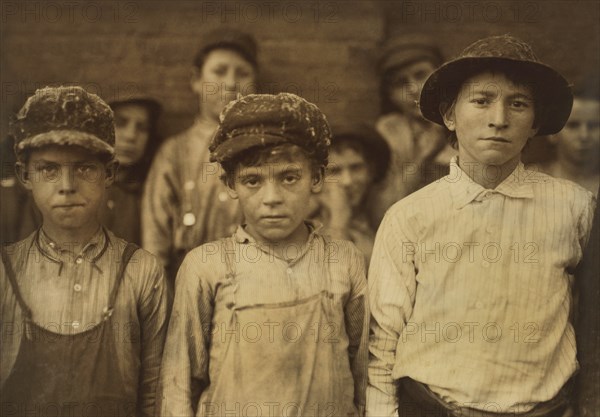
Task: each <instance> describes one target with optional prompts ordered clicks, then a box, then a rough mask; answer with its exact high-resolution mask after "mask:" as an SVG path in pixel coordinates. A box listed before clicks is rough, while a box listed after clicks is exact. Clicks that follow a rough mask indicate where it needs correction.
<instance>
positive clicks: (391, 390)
mask: <svg viewBox="0 0 600 417" xmlns="http://www.w3.org/2000/svg"><path fill="white" fill-rule="evenodd" d="M395 213H397V211H394V212H389V213H388V214H387V215H386V217H385V218H384V220H383V222H382V224H381V227H380V228H379V231H378V233H377V236H376V238H375V247H374V250H373V256H372V258H371V266H370V269H369V305H370V308H371V326H370V327H371V334H370V340H369V351H370V358H369V371H368V372H369V384H368V386H367V405H366V415H367V416H371V417H385V416H390V417H391V416H397V408H398V401H397V399H396V389H395V384H394V381H393V378H392V369H393V368H394V365H395V362H396V349H397V347H398V339H399V337H400V334H401V333H402V330H403V329H404V327H405V325H406V322H407V320H408V318H409V317H410V316H411V315H412V309H413V304H414V300H415V291H416V273H415V265H414V252H415V249H416V244H415V242H414V241H411V240H410V239H409V238H408V237H407V236H406V233H405V230H406V227H404V226H403V222H402V221H401V219H400V217H399V216H397V215H396V214H395Z"/></svg>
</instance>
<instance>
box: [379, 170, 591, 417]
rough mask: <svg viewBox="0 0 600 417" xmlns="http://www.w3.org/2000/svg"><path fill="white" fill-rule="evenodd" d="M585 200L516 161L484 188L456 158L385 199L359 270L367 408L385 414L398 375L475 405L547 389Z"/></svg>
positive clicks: (510, 403)
mask: <svg viewBox="0 0 600 417" xmlns="http://www.w3.org/2000/svg"><path fill="white" fill-rule="evenodd" d="M467 171H468V170H467ZM490 175H493V173H492V172H491V171H490ZM593 206H594V198H593V196H592V194H591V193H589V192H588V191H586V190H584V189H582V188H580V187H578V186H576V185H575V184H573V183H571V182H568V181H565V180H559V179H555V178H552V177H550V176H547V175H545V174H542V173H539V172H536V171H529V170H526V169H525V168H524V167H523V165H522V164H519V166H518V167H517V168H516V169H515V171H513V173H512V174H511V175H510V176H509V177H508V178H506V179H505V180H504V181H503V182H502V183H501V184H499V185H498V186H497V187H496V188H495V189H485V188H483V187H482V186H480V185H479V184H477V183H475V182H474V181H472V180H471V178H470V177H469V175H468V173H466V172H465V171H463V170H462V169H461V168H459V166H458V165H457V163H456V159H453V161H452V163H451V166H450V174H449V175H448V176H446V177H444V178H442V179H441V180H439V181H436V182H434V183H432V184H430V185H428V186H427V187H425V188H423V189H421V190H420V191H418V192H415V193H414V194H412V195H410V196H408V197H407V198H405V199H403V200H401V201H399V202H398V203H396V204H395V205H394V206H393V207H392V208H391V209H390V210H389V211H388V213H387V214H386V216H385V218H384V220H383V222H382V224H381V227H380V228H379V231H378V232H377V237H376V240H375V247H374V250H373V256H372V259H371V266H370V269H369V297H370V303H371V311H372V320H371V331H372V335H371V340H370V343H369V349H370V352H371V355H372V357H371V361H370V364H369V387H368V389H367V415H369V416H377V417H380V416H393V415H396V414H395V413H396V411H395V409H396V407H397V400H396V397H395V385H394V380H397V379H399V378H402V377H410V378H412V379H414V380H416V381H419V382H421V383H424V384H426V385H428V386H429V388H430V389H431V390H432V391H433V392H434V393H436V394H437V395H439V396H440V397H441V398H442V399H443V400H444V401H446V402H448V403H452V404H456V405H459V406H462V407H469V408H476V409H481V410H486V411H497V412H525V411H527V410H529V409H531V408H532V407H534V406H535V405H536V404H537V403H540V402H543V401H547V400H549V399H551V398H553V397H554V396H555V395H556V394H557V393H558V391H559V390H560V389H561V387H562V386H563V385H564V384H565V382H566V381H567V380H568V379H569V378H570V377H571V376H572V375H573V373H574V372H575V370H576V368H577V361H576V358H575V354H576V348H575V335H574V331H573V327H572V325H571V323H570V321H569V315H570V313H571V302H572V299H571V286H572V279H573V275H572V271H573V268H575V266H576V265H577V264H578V262H579V260H580V259H581V256H582V249H583V247H584V245H585V242H586V239H587V238H588V235H589V231H590V227H591V220H592V214H593Z"/></svg>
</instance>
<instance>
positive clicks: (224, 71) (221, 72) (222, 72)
mask: <svg viewBox="0 0 600 417" xmlns="http://www.w3.org/2000/svg"><path fill="white" fill-rule="evenodd" d="M213 72H214V73H215V74H217V75H218V76H220V77H223V76H224V75H225V74H227V67H226V66H225V65H219V66H218V67H216V68H214V69H213Z"/></svg>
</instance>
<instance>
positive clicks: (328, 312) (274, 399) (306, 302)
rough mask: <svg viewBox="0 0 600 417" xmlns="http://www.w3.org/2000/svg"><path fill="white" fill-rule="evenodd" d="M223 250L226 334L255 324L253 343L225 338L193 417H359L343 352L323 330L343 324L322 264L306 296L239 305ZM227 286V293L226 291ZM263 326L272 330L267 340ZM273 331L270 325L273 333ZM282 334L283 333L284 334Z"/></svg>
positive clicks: (230, 248)
mask: <svg viewBox="0 0 600 417" xmlns="http://www.w3.org/2000/svg"><path fill="white" fill-rule="evenodd" d="M222 242H223V244H224V246H223V247H226V248H228V249H227V250H226V252H225V253H226V259H225V260H226V265H227V283H226V284H225V286H224V287H225V288H223V287H222V288H221V289H220V291H232V292H233V297H234V301H233V303H231V304H230V305H228V308H229V310H230V313H231V314H230V316H229V322H228V323H226V326H225V327H227V328H229V329H238V328H239V329H245V328H249V327H251V326H262V327H263V330H264V331H263V332H262V335H261V336H260V337H254V336H248V335H246V337H240V338H235V337H230V338H229V340H228V341H227V342H226V346H225V348H224V350H223V357H222V359H221V361H220V362H221V363H222V368H221V369H220V372H219V376H218V378H217V380H214V381H211V382H210V386H209V387H208V388H207V390H206V391H205V392H203V394H202V396H201V398H200V403H199V407H198V412H197V415H198V416H244V415H263V416H265V415H273V416H275V415H279V416H281V415H285V416H290V417H291V416H304V417H312V416H336V417H338V416H344V417H346V416H358V411H357V409H356V407H355V405H354V379H353V377H352V373H351V371H350V365H349V358H348V352H347V346H341V345H342V344H341V343H340V340H339V339H338V338H339V334H337V335H336V334H333V333H332V332H331V331H329V330H328V329H327V326H335V325H338V326H341V327H342V328H343V326H344V311H343V305H341V303H335V302H334V300H333V298H334V297H333V294H332V293H331V291H330V288H329V287H330V282H331V280H330V279H329V267H328V265H329V264H328V263H327V262H324V266H325V269H326V271H325V274H324V276H323V278H324V279H323V280H322V282H323V287H322V290H321V291H320V292H319V293H317V294H314V295H312V296H310V297H307V298H304V299H300V300H294V301H289V302H281V303H270V304H255V305H250V306H238V305H236V301H235V291H236V288H237V285H238V283H237V282H236V274H235V269H234V267H235V260H234V259H232V257H233V253H234V250H233V247H234V246H233V245H234V243H233V240H232V239H231V238H227V239H223V240H222ZM226 287H230V288H229V289H227V288H226ZM265 323H273V324H275V323H276V324H277V327H276V329H277V330H275V331H274V332H273V333H272V334H269V332H267V331H266V327H268V326H264V324H265ZM272 328H275V327H272ZM282 329H287V330H288V331H287V332H284V333H283V336H282Z"/></svg>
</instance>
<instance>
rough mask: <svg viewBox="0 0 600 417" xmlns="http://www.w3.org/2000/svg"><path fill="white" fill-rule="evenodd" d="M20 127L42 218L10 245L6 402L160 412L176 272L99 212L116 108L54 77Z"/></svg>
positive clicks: (28, 182)
mask: <svg viewBox="0 0 600 417" xmlns="http://www.w3.org/2000/svg"><path fill="white" fill-rule="evenodd" d="M12 129H13V135H14V137H15V152H16V154H17V161H18V162H17V166H16V168H17V176H18V178H19V179H20V180H21V181H22V183H23V185H24V186H25V188H27V189H28V190H30V191H31V193H32V196H33V199H34V200H35V203H36V205H37V206H38V208H39V210H40V212H41V213H42V218H43V224H42V226H41V227H40V228H39V229H38V230H37V231H35V232H34V233H33V234H31V235H30V236H29V237H27V238H26V239H25V240H22V241H20V242H18V243H15V244H12V245H9V246H7V247H2V269H0V311H1V316H0V317H1V321H2V325H3V333H2V348H1V364H2V365H1V366H0V375H1V381H0V398H1V399H2V403H1V407H2V413H1V414H2V415H3V416H22V415H28V414H31V413H33V414H35V415H39V416H46V415H52V416H55V415H60V416H67V415H69V416H70V415H73V416H79V415H88V414H90V415H91V414H93V415H120V416H133V415H143V416H149V415H152V413H153V409H154V402H155V401H154V400H155V390H156V382H157V380H158V372H159V366H160V358H161V353H162V346H163V342H164V337H165V333H166V316H167V311H166V309H167V303H166V282H165V280H164V276H163V269H162V267H161V265H160V264H159V262H158V261H157V260H156V259H155V258H154V257H153V256H152V255H150V254H149V253H147V252H145V251H142V250H137V249H138V248H137V247H136V246H135V245H131V244H127V243H126V242H125V241H123V240H122V239H119V238H117V237H115V235H114V234H113V233H112V232H110V231H109V230H107V229H105V228H104V227H102V225H101V223H100V221H99V215H100V211H101V209H102V206H103V203H104V196H105V193H106V189H107V188H108V187H109V186H110V185H111V184H112V183H113V181H114V178H115V173H116V168H117V163H116V162H115V160H114V155H115V152H114V142H115V132H114V122H113V112H112V111H111V109H110V107H109V106H108V105H107V104H106V103H104V102H103V101H102V100H101V99H100V98H99V97H98V96H96V95H94V94H90V93H88V92H86V91H85V90H84V89H82V88H80V87H56V88H50V87H47V88H43V89H40V90H38V91H36V93H35V94H34V95H33V96H31V97H30V98H29V99H28V100H27V102H26V103H25V105H24V106H23V108H22V109H21V110H20V112H19V113H18V114H17V117H16V120H15V121H14V123H13V124H12Z"/></svg>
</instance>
